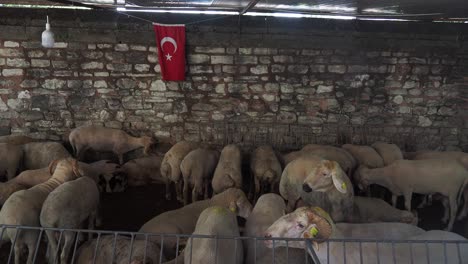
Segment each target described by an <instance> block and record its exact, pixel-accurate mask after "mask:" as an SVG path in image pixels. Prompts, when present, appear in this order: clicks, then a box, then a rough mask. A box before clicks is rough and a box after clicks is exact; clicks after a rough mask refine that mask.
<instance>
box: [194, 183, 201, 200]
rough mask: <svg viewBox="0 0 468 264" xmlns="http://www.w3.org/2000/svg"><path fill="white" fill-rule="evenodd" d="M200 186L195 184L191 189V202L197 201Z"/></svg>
mask: <svg viewBox="0 0 468 264" xmlns="http://www.w3.org/2000/svg"><path fill="white" fill-rule="evenodd" d="M201 189H202V188H201V187H200V186H199V185H195V186H194V187H193V189H192V203H193V202H196V201H198V196H199V194H200V193H201V192H200V190H201Z"/></svg>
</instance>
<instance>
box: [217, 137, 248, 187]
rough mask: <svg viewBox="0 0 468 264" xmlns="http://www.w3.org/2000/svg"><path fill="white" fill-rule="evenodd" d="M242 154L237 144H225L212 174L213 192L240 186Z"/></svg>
mask: <svg viewBox="0 0 468 264" xmlns="http://www.w3.org/2000/svg"><path fill="white" fill-rule="evenodd" d="M241 166H242V155H241V151H240V149H239V147H238V146H236V145H234V144H231V145H227V146H225V147H224V148H223V150H222V151H221V155H220V156H219V162H218V165H217V166H216V170H215V172H214V175H213V181H212V182H211V187H212V188H213V193H214V194H216V193H221V192H222V191H224V190H227V189H229V188H239V189H241V188H242V168H241Z"/></svg>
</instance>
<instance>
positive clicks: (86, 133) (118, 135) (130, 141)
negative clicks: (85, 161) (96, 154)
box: [68, 126, 155, 164]
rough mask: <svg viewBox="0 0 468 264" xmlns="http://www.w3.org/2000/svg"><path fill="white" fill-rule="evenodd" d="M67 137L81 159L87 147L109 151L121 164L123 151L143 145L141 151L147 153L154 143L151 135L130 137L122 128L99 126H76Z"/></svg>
mask: <svg viewBox="0 0 468 264" xmlns="http://www.w3.org/2000/svg"><path fill="white" fill-rule="evenodd" d="M68 138H69V141H70V144H71V146H72V148H73V152H74V153H75V155H76V157H77V158H78V159H81V157H82V155H83V154H84V153H85V152H86V150H88V149H93V150H95V151H102V152H106V151H111V152H114V153H115V154H116V155H117V157H118V158H119V164H123V155H124V154H125V153H127V152H129V151H131V150H134V149H137V148H140V147H143V148H144V149H143V153H144V154H145V155H147V154H148V152H149V150H150V148H151V147H152V146H153V145H154V144H155V140H154V139H153V138H152V137H148V136H142V137H132V136H130V135H129V134H127V133H126V132H125V131H123V130H120V129H114V128H108V127H99V126H81V127H77V128H75V129H73V130H72V131H71V132H70V135H69V136H68Z"/></svg>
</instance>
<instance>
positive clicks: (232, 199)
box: [211, 188, 252, 219]
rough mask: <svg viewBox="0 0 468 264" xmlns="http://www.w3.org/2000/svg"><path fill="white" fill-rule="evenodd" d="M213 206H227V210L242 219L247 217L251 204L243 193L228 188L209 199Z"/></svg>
mask: <svg viewBox="0 0 468 264" xmlns="http://www.w3.org/2000/svg"><path fill="white" fill-rule="evenodd" d="M211 199H212V200H213V201H214V204H219V205H224V206H229V210H231V211H232V212H234V213H236V214H237V215H238V216H240V217H242V218H246V219H247V217H249V215H250V213H251V212H252V204H251V203H250V202H249V200H248V199H247V196H246V195H245V193H244V192H243V191H242V190H240V189H237V188H229V189H227V190H225V191H224V192H222V193H219V194H217V195H215V196H213V197H212V198H211Z"/></svg>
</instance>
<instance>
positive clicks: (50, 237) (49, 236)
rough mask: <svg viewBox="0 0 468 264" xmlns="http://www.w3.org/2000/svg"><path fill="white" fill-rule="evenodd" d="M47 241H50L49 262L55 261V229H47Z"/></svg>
mask: <svg viewBox="0 0 468 264" xmlns="http://www.w3.org/2000/svg"><path fill="white" fill-rule="evenodd" d="M45 233H46V236H47V241H49V263H54V261H55V255H56V254H57V241H56V240H55V231H51V230H46V231H45Z"/></svg>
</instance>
